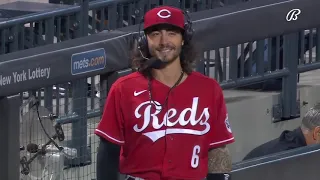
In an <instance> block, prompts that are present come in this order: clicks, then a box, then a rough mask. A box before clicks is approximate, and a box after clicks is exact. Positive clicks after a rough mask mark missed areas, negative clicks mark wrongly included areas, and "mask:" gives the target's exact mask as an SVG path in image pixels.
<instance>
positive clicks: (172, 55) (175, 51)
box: [150, 45, 181, 64]
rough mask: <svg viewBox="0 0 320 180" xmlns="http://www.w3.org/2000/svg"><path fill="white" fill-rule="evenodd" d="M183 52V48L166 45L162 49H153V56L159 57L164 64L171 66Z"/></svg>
mask: <svg viewBox="0 0 320 180" xmlns="http://www.w3.org/2000/svg"><path fill="white" fill-rule="evenodd" d="M180 52H181V46H180V47H176V46H174V45H165V46H160V47H155V48H152V50H151V52H150V53H151V55H152V56H154V57H157V58H158V59H160V60H161V61H163V62H166V63H167V64H170V63H172V62H174V61H175V60H176V59H177V58H178V57H179V56H180Z"/></svg>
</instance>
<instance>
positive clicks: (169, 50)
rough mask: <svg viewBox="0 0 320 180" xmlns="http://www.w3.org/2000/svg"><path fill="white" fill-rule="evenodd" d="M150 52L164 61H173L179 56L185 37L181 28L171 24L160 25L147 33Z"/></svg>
mask: <svg viewBox="0 0 320 180" xmlns="http://www.w3.org/2000/svg"><path fill="white" fill-rule="evenodd" d="M147 38H148V47H149V51H150V54H151V55H152V56H155V57H157V58H159V59H161V60H162V61H167V62H172V61H174V60H176V59H178V58H179V55H180V52H181V47H182V44H183V38H182V34H181V30H180V29H178V28H176V27H173V26H170V25H160V26H157V27H155V28H152V30H150V31H149V32H148V33H147Z"/></svg>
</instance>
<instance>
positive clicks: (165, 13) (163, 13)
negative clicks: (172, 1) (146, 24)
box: [157, 9, 171, 19]
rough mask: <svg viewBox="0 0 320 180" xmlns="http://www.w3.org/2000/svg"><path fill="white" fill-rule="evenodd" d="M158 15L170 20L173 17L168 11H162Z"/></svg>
mask: <svg viewBox="0 0 320 180" xmlns="http://www.w3.org/2000/svg"><path fill="white" fill-rule="evenodd" d="M157 15H158V16H159V17H161V18H163V19H165V18H169V17H170V16H171V12H170V11H169V10H168V9H161V10H160V11H159V12H158V13H157Z"/></svg>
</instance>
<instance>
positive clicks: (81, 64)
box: [71, 48, 107, 75]
mask: <svg viewBox="0 0 320 180" xmlns="http://www.w3.org/2000/svg"><path fill="white" fill-rule="evenodd" d="M106 63H107V62H106V53H105V50H104V48H100V49H95V50H91V51H85V52H81V53H76V54H73V55H72V56H71V74H72V75H77V74H83V73H87V72H92V71H97V70H101V69H104V68H105V66H106Z"/></svg>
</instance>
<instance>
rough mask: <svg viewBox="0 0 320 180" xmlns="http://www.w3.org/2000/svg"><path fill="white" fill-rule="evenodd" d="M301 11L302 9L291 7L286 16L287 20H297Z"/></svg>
mask: <svg viewBox="0 0 320 180" xmlns="http://www.w3.org/2000/svg"><path fill="white" fill-rule="evenodd" d="M300 13H301V10H300V9H291V10H290V11H289V12H288V14H287V16H286V20H287V21H295V20H297V19H298V15H299V14H300Z"/></svg>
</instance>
